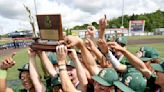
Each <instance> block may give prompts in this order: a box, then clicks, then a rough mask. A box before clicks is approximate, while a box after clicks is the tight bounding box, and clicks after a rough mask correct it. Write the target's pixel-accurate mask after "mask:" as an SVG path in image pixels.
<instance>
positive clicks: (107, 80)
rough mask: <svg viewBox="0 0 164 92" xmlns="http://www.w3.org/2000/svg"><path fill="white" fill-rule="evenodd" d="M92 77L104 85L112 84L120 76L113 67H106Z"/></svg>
mask: <svg viewBox="0 0 164 92" xmlns="http://www.w3.org/2000/svg"><path fill="white" fill-rule="evenodd" d="M92 79H93V80H95V81H96V82H98V83H100V84H101V85H103V86H112V85H113V83H114V81H118V79H119V77H118V74H117V72H116V71H115V70H114V69H113V68H104V69H103V70H101V71H100V72H99V74H98V75H95V76H93V77H92Z"/></svg>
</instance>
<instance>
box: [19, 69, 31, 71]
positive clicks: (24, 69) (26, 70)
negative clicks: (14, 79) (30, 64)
mask: <svg viewBox="0 0 164 92" xmlns="http://www.w3.org/2000/svg"><path fill="white" fill-rule="evenodd" d="M18 71H29V70H27V69H18Z"/></svg>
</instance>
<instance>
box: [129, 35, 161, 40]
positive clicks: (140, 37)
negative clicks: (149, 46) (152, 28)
mask: <svg viewBox="0 0 164 92" xmlns="http://www.w3.org/2000/svg"><path fill="white" fill-rule="evenodd" d="M152 38H164V35H151V36H128V40H142V39H152Z"/></svg>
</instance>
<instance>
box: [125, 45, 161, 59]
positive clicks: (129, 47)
mask: <svg viewBox="0 0 164 92" xmlns="http://www.w3.org/2000/svg"><path fill="white" fill-rule="evenodd" d="M142 46H151V47H154V48H156V49H157V51H158V52H159V54H160V57H163V58H164V43H157V44H140V45H129V46H128V50H129V51H130V52H132V53H133V54H134V53H135V52H136V51H137V50H139V48H140V47H142Z"/></svg>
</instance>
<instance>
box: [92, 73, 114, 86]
mask: <svg viewBox="0 0 164 92" xmlns="http://www.w3.org/2000/svg"><path fill="white" fill-rule="evenodd" d="M92 79H93V80H95V81H96V82H98V83H99V84H101V85H103V86H111V85H112V84H110V83H108V82H107V81H105V80H104V79H102V78H101V77H99V76H97V75H95V76H93V77H92Z"/></svg>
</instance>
